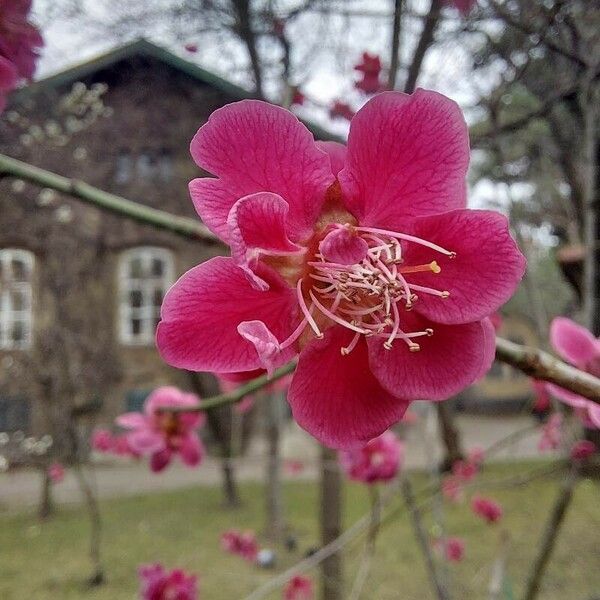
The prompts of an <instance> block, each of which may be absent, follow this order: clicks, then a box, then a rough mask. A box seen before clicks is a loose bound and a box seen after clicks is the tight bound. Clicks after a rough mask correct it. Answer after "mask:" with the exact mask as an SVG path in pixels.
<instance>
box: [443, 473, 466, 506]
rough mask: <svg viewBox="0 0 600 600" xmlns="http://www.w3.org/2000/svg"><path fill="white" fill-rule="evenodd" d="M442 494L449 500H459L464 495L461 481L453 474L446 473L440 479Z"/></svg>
mask: <svg viewBox="0 0 600 600" xmlns="http://www.w3.org/2000/svg"><path fill="white" fill-rule="evenodd" d="M442 494H443V495H444V498H446V499H447V500H450V502H460V501H461V500H462V499H463V497H464V492H463V486H462V482H461V480H460V479H459V478H458V477H455V476H454V475H448V476H446V477H444V479H443V480H442Z"/></svg>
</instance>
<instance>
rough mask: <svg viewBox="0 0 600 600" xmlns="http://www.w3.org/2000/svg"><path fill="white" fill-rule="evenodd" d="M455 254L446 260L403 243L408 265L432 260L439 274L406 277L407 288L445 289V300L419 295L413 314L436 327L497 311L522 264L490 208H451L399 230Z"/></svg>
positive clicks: (506, 230) (516, 282)
mask: <svg viewBox="0 0 600 600" xmlns="http://www.w3.org/2000/svg"><path fill="white" fill-rule="evenodd" d="M402 231H403V232H405V233H408V234H410V235H414V236H417V237H419V238H422V239H425V240H427V241H430V242H433V243H435V244H437V245H438V246H441V247H442V248H444V249H446V250H448V251H451V252H456V257H454V258H450V257H448V256H446V255H444V254H441V253H433V252H432V251H431V250H430V249H429V248H427V247H425V246H421V245H418V244H413V243H408V244H406V245H405V251H404V253H403V258H404V263H403V265H404V264H406V265H407V266H410V265H417V264H422V263H429V262H431V260H432V259H435V260H436V262H437V263H438V265H439V267H440V270H439V272H432V271H431V270H427V271H423V272H418V273H411V274H410V275H407V281H408V282H409V284H416V285H420V286H424V287H427V288H434V289H437V290H440V291H448V292H449V293H450V295H449V296H448V297H447V298H441V297H439V296H435V295H430V294H427V293H420V292H419V291H416V293H417V294H418V296H419V300H418V301H417V302H416V303H415V310H416V311H418V312H419V313H421V314H423V315H425V316H426V317H427V318H429V319H431V320H433V321H437V322H440V323H470V322H472V321H478V320H479V319H482V318H483V317H486V316H488V315H490V314H491V313H493V312H494V311H496V310H497V309H498V308H499V307H500V306H502V305H503V304H504V303H505V302H506V301H507V300H508V299H509V298H510V297H511V296H512V295H513V294H514V292H515V290H516V288H517V286H518V285H519V282H520V281H521V278H522V277H523V273H524V272H525V266H526V260H525V257H524V256H523V255H522V254H521V252H520V250H519V248H518V247H517V245H516V243H515V241H514V240H513V238H512V237H511V235H510V231H509V223H508V220H507V219H506V217H505V216H504V215H502V214H500V213H498V212H494V211H489V210H455V211H451V212H447V213H444V214H440V215H435V216H430V217H423V218H421V219H416V220H415V221H413V222H412V223H410V224H406V225H405V226H404V228H403V230H402Z"/></svg>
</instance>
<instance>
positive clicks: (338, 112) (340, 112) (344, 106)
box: [329, 100, 356, 121]
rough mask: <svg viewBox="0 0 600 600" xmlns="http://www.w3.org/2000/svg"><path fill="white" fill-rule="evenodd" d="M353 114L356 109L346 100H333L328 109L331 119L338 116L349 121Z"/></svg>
mask: <svg viewBox="0 0 600 600" xmlns="http://www.w3.org/2000/svg"><path fill="white" fill-rule="evenodd" d="M355 114H356V111H354V110H353V109H352V108H351V106H350V105H349V104H348V103H347V102H343V101H342V100H334V101H333V104H332V105H331V108H330V109H329V116H330V118H332V119H337V118H340V119H346V121H351V120H352V118H353V117H354V115H355Z"/></svg>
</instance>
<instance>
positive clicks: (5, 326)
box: [0, 248, 35, 350]
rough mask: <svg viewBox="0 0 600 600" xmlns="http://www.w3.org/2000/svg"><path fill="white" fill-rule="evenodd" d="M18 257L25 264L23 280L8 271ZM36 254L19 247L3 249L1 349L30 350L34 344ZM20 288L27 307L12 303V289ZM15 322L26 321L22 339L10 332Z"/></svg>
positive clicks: (0, 282)
mask: <svg viewBox="0 0 600 600" xmlns="http://www.w3.org/2000/svg"><path fill="white" fill-rule="evenodd" d="M15 259H16V260H19V261H21V262H22V263H23V264H24V265H25V269H26V278H25V280H24V281H13V280H12V276H11V277H9V278H7V274H8V273H9V271H10V270H12V262H13V260H15ZM34 263H35V257H34V254H33V252H30V251H29V250H22V249H19V248H2V249H0V264H1V266H2V269H1V272H2V278H3V279H2V280H1V281H0V349H2V350H27V349H29V348H30V347H31V343H32V338H33V293H32V286H33V267H34ZM15 291H18V292H19V293H20V294H21V295H22V296H23V300H24V307H23V308H22V309H20V310H14V309H13V307H12V305H11V292H15ZM15 322H21V323H23V339H22V340H19V341H17V340H14V339H12V337H11V336H10V332H11V331H12V327H13V325H14V323H15Z"/></svg>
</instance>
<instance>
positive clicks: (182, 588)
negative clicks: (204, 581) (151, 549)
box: [138, 564, 198, 600]
mask: <svg viewBox="0 0 600 600" xmlns="http://www.w3.org/2000/svg"><path fill="white" fill-rule="evenodd" d="M138 576H139V579H140V600H197V598H198V580H197V577H196V576H195V575H187V574H186V573H185V572H184V571H182V570H181V569H173V570H172V571H166V570H165V568H164V567H163V566H162V565H160V564H154V565H143V566H141V567H140V568H139V569H138Z"/></svg>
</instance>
